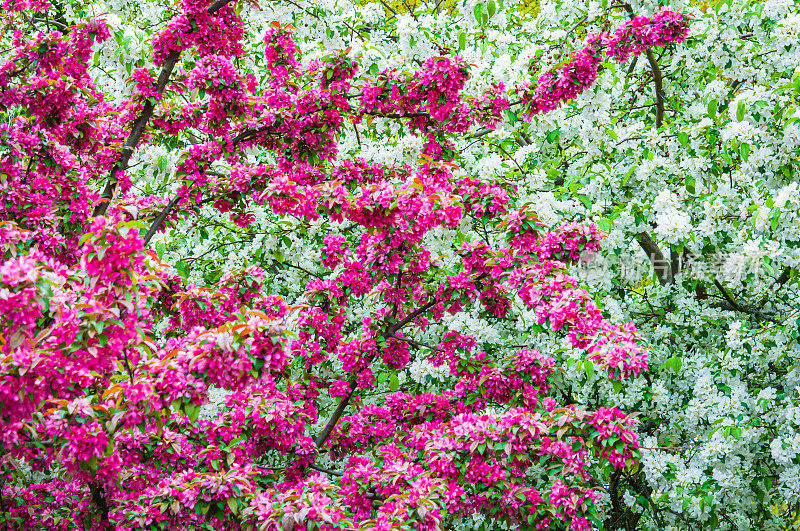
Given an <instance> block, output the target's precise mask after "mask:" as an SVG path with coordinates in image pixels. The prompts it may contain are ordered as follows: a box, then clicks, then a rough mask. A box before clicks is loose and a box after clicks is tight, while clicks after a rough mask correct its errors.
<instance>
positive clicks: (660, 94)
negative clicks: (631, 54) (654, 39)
mask: <svg viewBox="0 0 800 531" xmlns="http://www.w3.org/2000/svg"><path fill="white" fill-rule="evenodd" d="M645 53H646V54H647V60H648V61H649V62H650V70H651V71H652V72H653V81H654V82H655V84H656V129H659V128H660V127H661V125H662V124H663V123H664V78H663V76H662V75H661V69H660V68H659V67H658V61H656V58H655V56H654V55H653V51H652V50H651V49H650V48H648V49H647V51H646V52H645Z"/></svg>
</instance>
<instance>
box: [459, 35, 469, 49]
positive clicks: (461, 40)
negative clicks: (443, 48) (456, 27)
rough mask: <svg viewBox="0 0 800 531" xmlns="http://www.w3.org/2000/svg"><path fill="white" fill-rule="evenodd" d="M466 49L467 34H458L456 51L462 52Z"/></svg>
mask: <svg viewBox="0 0 800 531" xmlns="http://www.w3.org/2000/svg"><path fill="white" fill-rule="evenodd" d="M466 47H467V32H465V31H459V32H458V49H459V50H464V49H465V48H466Z"/></svg>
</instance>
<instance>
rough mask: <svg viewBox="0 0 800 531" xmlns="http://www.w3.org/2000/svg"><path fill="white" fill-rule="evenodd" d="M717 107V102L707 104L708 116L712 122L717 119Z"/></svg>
mask: <svg viewBox="0 0 800 531" xmlns="http://www.w3.org/2000/svg"><path fill="white" fill-rule="evenodd" d="M717 105H719V102H717V100H711V101H709V102H708V116H709V117H711V119H712V120H716V119H717Z"/></svg>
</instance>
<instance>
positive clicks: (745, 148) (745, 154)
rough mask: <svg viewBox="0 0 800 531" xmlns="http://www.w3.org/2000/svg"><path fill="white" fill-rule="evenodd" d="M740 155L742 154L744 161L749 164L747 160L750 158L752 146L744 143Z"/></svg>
mask: <svg viewBox="0 0 800 531" xmlns="http://www.w3.org/2000/svg"><path fill="white" fill-rule="evenodd" d="M739 153H741V154H742V160H744V161H745V162H747V159H748V158H750V144H746V143H744V142H743V143H742V145H741V146H739Z"/></svg>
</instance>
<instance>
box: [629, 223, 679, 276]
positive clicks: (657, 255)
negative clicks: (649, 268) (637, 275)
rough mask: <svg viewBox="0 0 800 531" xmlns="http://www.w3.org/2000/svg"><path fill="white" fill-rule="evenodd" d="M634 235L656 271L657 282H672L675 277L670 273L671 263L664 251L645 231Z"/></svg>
mask: <svg viewBox="0 0 800 531" xmlns="http://www.w3.org/2000/svg"><path fill="white" fill-rule="evenodd" d="M634 236H635V238H636V241H638V242H639V245H640V246H641V248H642V249H643V250H644V252H645V254H647V258H648V259H650V263H651V264H652V265H653V269H655V271H656V277H658V282H659V284H661V285H662V286H666V285H667V284H673V283H674V282H675V277H674V276H673V274H672V264H671V263H670V262H669V261H668V260H667V259H666V258H665V257H664V253H662V252H661V249H659V248H658V244H657V243H656V242H654V241H653V240H652V238H650V235H649V234H647V233H646V232H640V233H638V234H635V235H634Z"/></svg>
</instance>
